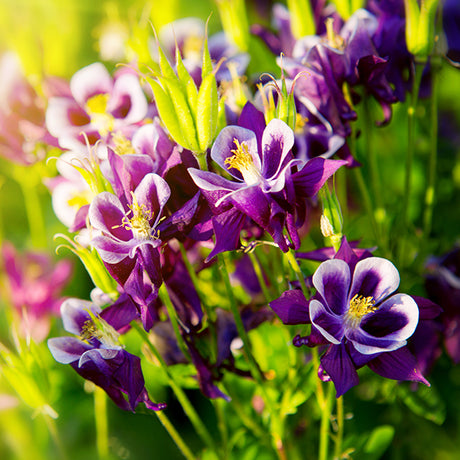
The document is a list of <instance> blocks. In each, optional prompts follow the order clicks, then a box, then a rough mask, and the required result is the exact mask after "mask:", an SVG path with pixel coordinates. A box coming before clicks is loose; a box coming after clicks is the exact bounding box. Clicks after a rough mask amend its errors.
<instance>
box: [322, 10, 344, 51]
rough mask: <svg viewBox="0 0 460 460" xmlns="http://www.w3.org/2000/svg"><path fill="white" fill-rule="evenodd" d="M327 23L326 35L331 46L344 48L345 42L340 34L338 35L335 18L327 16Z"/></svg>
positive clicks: (339, 48)
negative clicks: (335, 29) (335, 28)
mask: <svg viewBox="0 0 460 460" xmlns="http://www.w3.org/2000/svg"><path fill="white" fill-rule="evenodd" d="M325 24H326V35H327V41H328V43H329V46H332V47H333V48H336V49H338V50H342V49H343V48H344V45H345V42H344V40H343V38H342V37H341V36H340V35H337V34H336V33H335V31H334V18H327V19H326V21H325Z"/></svg>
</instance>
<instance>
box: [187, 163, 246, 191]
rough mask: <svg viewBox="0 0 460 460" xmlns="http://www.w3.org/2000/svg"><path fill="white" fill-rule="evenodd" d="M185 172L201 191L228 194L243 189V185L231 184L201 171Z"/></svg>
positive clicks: (191, 169) (189, 169) (219, 177)
mask: <svg viewBox="0 0 460 460" xmlns="http://www.w3.org/2000/svg"><path fill="white" fill-rule="evenodd" d="M187 171H188V172H189V174H190V176H191V178H192V179H193V182H195V184H196V186H197V187H199V188H200V189H202V190H208V191H218V190H225V191H228V192H232V191H234V190H238V189H240V188H241V187H245V185H244V183H241V182H232V181H230V180H228V179H224V178H223V177H222V176H219V175H217V174H214V173H212V172H209V171H201V169H196V168H188V170H187Z"/></svg>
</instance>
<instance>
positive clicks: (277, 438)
mask: <svg viewBox="0 0 460 460" xmlns="http://www.w3.org/2000/svg"><path fill="white" fill-rule="evenodd" d="M219 263H220V269H221V272H222V278H223V281H224V284H225V288H226V291H227V295H228V298H229V302H230V310H231V312H232V314H233V319H234V320H235V325H236V329H237V331H238V335H239V336H240V338H241V340H242V342H243V350H244V354H245V357H246V361H247V362H248V364H249V370H250V372H251V375H252V377H253V378H254V380H255V381H256V382H257V384H258V387H259V389H260V391H261V393H262V398H263V399H264V402H265V404H266V406H267V409H268V411H269V413H270V416H271V420H272V421H274V422H275V423H276V424H277V425H278V426H277V428H273V429H272V432H271V435H272V440H273V446H274V448H275V451H276V453H277V455H278V457H279V459H280V460H285V458H286V453H285V450H284V444H283V440H282V437H281V434H280V432H281V431H282V429H281V424H282V420H281V418H279V419H278V418H277V417H278V415H279V414H278V413H277V412H278V411H277V410H276V409H275V407H274V404H273V401H272V399H271V398H270V396H269V395H268V393H267V392H266V389H265V385H264V376H263V374H262V371H261V370H260V368H259V366H258V364H257V362H256V360H255V358H254V356H253V354H252V351H251V343H250V341H249V337H248V335H247V333H246V330H245V328H244V325H243V320H242V319H241V315H240V313H239V311H238V307H237V305H236V299H235V296H234V295H233V289H232V286H231V284H230V278H229V274H228V270H227V265H226V262H225V255H224V254H219Z"/></svg>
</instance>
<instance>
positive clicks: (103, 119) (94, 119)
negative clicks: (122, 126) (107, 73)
mask: <svg viewBox="0 0 460 460" xmlns="http://www.w3.org/2000/svg"><path fill="white" fill-rule="evenodd" d="M109 97H110V95H109V94H107V93H105V94H96V95H95V96H93V97H90V98H89V99H88V100H87V101H86V110H87V112H88V114H89V115H90V117H91V123H92V124H93V125H94V126H95V127H96V129H97V130H98V131H99V133H100V134H101V136H106V135H107V134H108V133H109V132H110V131H112V130H113V127H114V121H115V120H114V118H113V116H112V115H110V114H109V113H107V103H108V101H109Z"/></svg>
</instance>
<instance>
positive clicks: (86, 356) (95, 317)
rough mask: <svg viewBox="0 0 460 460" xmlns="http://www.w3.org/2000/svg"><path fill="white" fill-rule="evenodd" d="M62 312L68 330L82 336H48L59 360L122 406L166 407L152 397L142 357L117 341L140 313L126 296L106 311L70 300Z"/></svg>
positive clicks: (90, 304) (132, 408) (86, 303)
mask: <svg viewBox="0 0 460 460" xmlns="http://www.w3.org/2000/svg"><path fill="white" fill-rule="evenodd" d="M61 314H62V320H63V324H64V328H65V329H66V331H68V332H70V333H72V334H75V335H77V336H78V337H79V338H76V337H55V338H51V339H49V340H48V347H49V349H50V351H51V353H52V355H53V356H54V359H56V361H58V362H60V363H62V364H70V365H71V366H72V367H73V368H74V369H75V371H76V372H77V373H78V374H79V375H81V376H82V377H83V378H85V379H87V380H90V381H91V382H93V383H95V384H96V385H98V386H100V387H101V388H102V389H103V390H104V391H105V392H106V393H107V394H108V396H109V397H110V398H111V399H112V400H113V402H114V403H115V404H116V405H117V406H118V407H120V408H121V409H124V410H131V411H133V412H134V411H135V410H136V407H137V406H138V404H139V403H144V404H145V406H146V407H147V408H148V409H152V410H161V409H164V408H165V407H166V405H165V404H161V403H160V404H156V403H153V402H152V401H151V400H150V398H149V396H148V393H147V390H146V389H145V385H144V377H143V375H142V369H141V363H140V359H139V357H137V356H135V355H133V354H131V353H129V352H127V351H126V350H125V349H124V348H123V347H122V346H121V345H120V342H119V340H118V338H119V336H120V330H122V329H123V328H124V327H126V326H127V325H128V324H129V323H130V321H132V320H133V319H136V318H137V315H138V314H137V311H136V308H135V307H134V305H133V304H132V303H131V302H130V300H129V298H128V297H127V296H126V295H125V296H122V297H120V299H119V300H118V301H117V302H115V303H114V304H113V305H111V306H110V307H108V308H106V309H104V310H101V309H100V308H99V307H97V306H96V305H94V304H92V303H91V302H87V301H84V300H79V299H68V300H66V301H65V302H64V303H63V304H62V307H61Z"/></svg>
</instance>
